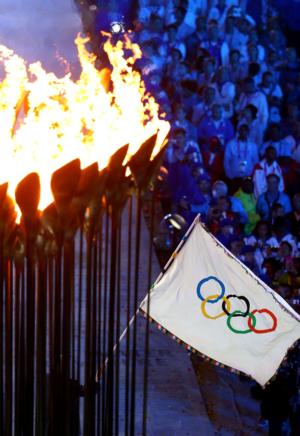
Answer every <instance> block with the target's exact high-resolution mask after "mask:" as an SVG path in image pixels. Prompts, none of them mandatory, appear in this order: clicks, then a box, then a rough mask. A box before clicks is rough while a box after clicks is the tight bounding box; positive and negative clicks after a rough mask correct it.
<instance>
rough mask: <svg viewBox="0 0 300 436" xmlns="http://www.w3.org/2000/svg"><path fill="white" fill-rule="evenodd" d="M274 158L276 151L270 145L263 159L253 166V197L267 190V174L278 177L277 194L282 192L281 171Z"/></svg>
mask: <svg viewBox="0 0 300 436" xmlns="http://www.w3.org/2000/svg"><path fill="white" fill-rule="evenodd" d="M276 158H277V153H276V149H275V148H274V147H273V146H272V145H269V146H268V147H267V148H266V152H265V156H264V159H263V160H261V161H260V162H259V163H258V164H257V165H255V167H254V170H253V183H254V195H255V197H256V198H258V197H259V196H260V195H261V194H263V193H264V192H266V190H267V188H268V185H267V177H268V175H269V174H276V175H277V176H278V177H279V186H278V190H279V192H283V191H284V181H283V176H282V171H281V168H280V165H279V163H278V162H277V160H276Z"/></svg>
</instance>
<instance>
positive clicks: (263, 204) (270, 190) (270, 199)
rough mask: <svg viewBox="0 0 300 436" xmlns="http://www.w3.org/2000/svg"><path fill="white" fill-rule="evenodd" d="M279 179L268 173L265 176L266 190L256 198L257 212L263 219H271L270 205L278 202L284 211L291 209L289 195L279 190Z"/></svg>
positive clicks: (288, 211) (287, 211)
mask: <svg viewBox="0 0 300 436" xmlns="http://www.w3.org/2000/svg"><path fill="white" fill-rule="evenodd" d="M279 183H280V179H279V177H278V176H277V175H276V174H269V175H268V176H267V190H266V192H264V193H263V194H261V195H260V196H259V197H258V199H257V206H256V209H257V213H259V215H260V216H261V217H262V219H263V220H267V221H270V220H271V212H272V206H273V204H275V203H279V204H281V205H282V206H283V208H284V213H285V214H287V213H290V212H291V210H292V207H291V201H290V199H289V196H288V195H287V194H286V193H284V192H280V191H279Z"/></svg>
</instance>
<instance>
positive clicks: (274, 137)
mask: <svg viewBox="0 0 300 436" xmlns="http://www.w3.org/2000/svg"><path fill="white" fill-rule="evenodd" d="M269 145H273V147H274V148H275V150H276V153H277V157H278V158H281V157H282V156H288V157H292V155H293V152H294V148H295V140H294V139H293V138H292V137H291V136H286V137H283V134H282V131H281V128H280V125H279V124H277V123H273V124H271V125H270V140H269V141H267V142H265V143H264V144H263V145H262V147H261V148H260V150H259V154H260V155H261V156H263V155H264V154H265V150H266V149H267V147H268V146H269Z"/></svg>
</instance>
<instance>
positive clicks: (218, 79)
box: [212, 67, 236, 118]
mask: <svg viewBox="0 0 300 436" xmlns="http://www.w3.org/2000/svg"><path fill="white" fill-rule="evenodd" d="M212 86H213V87H214V88H215V90H216V100H217V103H219V104H221V105H223V108H224V116H225V117H226V118H231V117H232V115H233V100H234V98H235V94H236V90H235V85H234V83H232V82H231V81H230V79H229V70H228V68H227V67H219V69H218V70H217V72H216V74H215V81H214V83H213V84H212Z"/></svg>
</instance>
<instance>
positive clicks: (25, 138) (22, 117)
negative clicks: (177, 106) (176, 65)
mask: <svg viewBox="0 0 300 436" xmlns="http://www.w3.org/2000/svg"><path fill="white" fill-rule="evenodd" d="M75 42H76V45H77V49H78V56H79V60H80V64H81V70H82V71H81V75H80V77H79V79H78V80H77V81H75V80H73V79H72V78H71V75H70V74H66V75H65V76H64V77H62V78H58V77H57V76H56V75H55V74H54V73H48V72H46V71H45V70H44V69H43V67H42V65H41V63H40V62H36V63H33V64H30V65H27V64H26V62H25V60H24V59H22V58H21V57H19V56H18V55H17V54H15V53H14V52H13V51H12V50H10V49H8V48H7V47H5V46H3V45H0V62H1V63H2V64H3V67H4V71H5V77H4V79H3V81H2V82H0V141H1V154H0V155H1V159H0V184H2V183H5V182H8V183H9V187H8V194H9V195H10V196H11V198H12V199H14V194H15V189H16V186H17V185H18V183H19V182H20V181H21V180H22V179H23V178H24V177H25V176H26V175H28V174H29V173H31V172H37V173H38V174H39V177H40V182H41V199H40V205H39V209H40V210H43V209H44V208H45V207H46V206H48V205H49V204H50V203H51V202H52V201H53V197H52V193H51V188H50V180H51V175H52V173H53V172H54V171H55V170H57V169H58V168H60V167H62V166H63V165H65V164H66V163H68V162H70V161H72V160H73V159H76V158H79V159H80V161H81V166H82V168H85V167H87V166H88V165H90V164H92V163H94V162H98V165H99V169H102V168H104V167H105V166H106V165H107V163H108V160H109V158H110V156H111V155H112V154H114V153H115V152H116V151H117V150H118V149H119V148H120V147H122V146H123V145H125V144H129V151H128V154H129V156H130V155H133V154H134V153H135V152H136V151H137V149H138V147H139V146H140V145H141V144H142V143H143V142H144V141H145V140H146V139H148V138H149V137H150V136H151V135H153V134H155V133H156V132H157V131H159V135H158V140H157V146H156V148H155V150H154V154H155V153H156V152H158V151H159V149H160V147H161V145H162V143H163V140H164V139H165V137H166V135H167V133H168V131H169V123H168V122H166V121H164V120H162V119H160V117H159V106H158V104H157V103H156V102H155V99H154V98H153V97H152V96H150V95H149V94H148V93H147V92H146V89H145V85H144V83H143V81H142V79H141V76H140V74H139V73H138V72H137V71H135V70H134V69H133V64H134V62H135V60H136V59H138V58H140V57H141V51H140V49H139V47H138V45H136V44H133V43H131V42H130V40H129V38H127V37H125V39H124V41H123V42H122V41H118V42H117V43H116V44H115V45H113V44H112V43H111V41H110V39H109V38H108V40H107V41H106V43H105V46H104V49H105V51H106V53H107V55H108V58H109V61H110V64H111V66H112V70H111V71H110V70H108V69H103V70H101V71H99V70H98V69H97V68H96V66H95V57H94V56H93V55H92V54H90V53H89V52H88V51H87V49H86V46H85V44H86V43H87V42H88V40H87V39H83V38H81V37H77V39H76V41H75ZM125 49H126V50H130V52H131V53H132V56H131V57H130V58H125V56H124V50H125ZM129 156H128V157H129Z"/></svg>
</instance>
